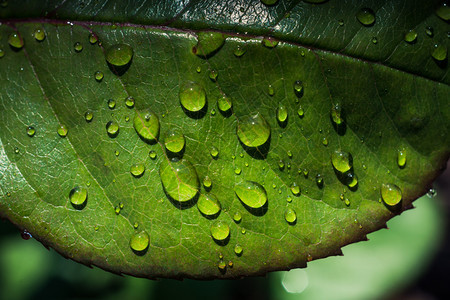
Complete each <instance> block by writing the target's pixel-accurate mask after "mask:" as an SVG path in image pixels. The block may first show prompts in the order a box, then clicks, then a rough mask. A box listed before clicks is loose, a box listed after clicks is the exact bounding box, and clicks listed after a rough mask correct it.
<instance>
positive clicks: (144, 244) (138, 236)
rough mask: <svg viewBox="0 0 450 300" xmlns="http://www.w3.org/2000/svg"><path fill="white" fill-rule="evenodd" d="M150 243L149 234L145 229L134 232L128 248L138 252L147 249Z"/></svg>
mask: <svg viewBox="0 0 450 300" xmlns="http://www.w3.org/2000/svg"><path fill="white" fill-rule="evenodd" d="M149 243H150V236H149V235H148V233H147V232H146V231H141V232H138V233H135V234H134V235H133V236H132V237H131V239H130V248H131V249H132V250H133V251H135V252H138V253H142V252H144V251H145V250H147V248H148V246H149Z"/></svg>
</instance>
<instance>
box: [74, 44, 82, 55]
mask: <svg viewBox="0 0 450 300" xmlns="http://www.w3.org/2000/svg"><path fill="white" fill-rule="evenodd" d="M73 49H74V50H75V52H78V53H80V52H81V51H83V45H82V44H81V43H80V42H76V43H75V44H73Z"/></svg>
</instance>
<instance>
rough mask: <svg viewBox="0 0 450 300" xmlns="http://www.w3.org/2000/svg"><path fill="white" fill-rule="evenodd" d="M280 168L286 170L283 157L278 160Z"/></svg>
mask: <svg viewBox="0 0 450 300" xmlns="http://www.w3.org/2000/svg"><path fill="white" fill-rule="evenodd" d="M278 168H279V169H280V170H281V171H283V170H284V161H283V160H282V159H280V160H279V161H278Z"/></svg>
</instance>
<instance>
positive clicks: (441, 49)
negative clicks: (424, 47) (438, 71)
mask: <svg viewBox="0 0 450 300" xmlns="http://www.w3.org/2000/svg"><path fill="white" fill-rule="evenodd" d="M431 56H432V57H433V58H434V59H435V60H437V61H444V60H446V59H447V47H446V46H443V45H434V49H433V52H431Z"/></svg>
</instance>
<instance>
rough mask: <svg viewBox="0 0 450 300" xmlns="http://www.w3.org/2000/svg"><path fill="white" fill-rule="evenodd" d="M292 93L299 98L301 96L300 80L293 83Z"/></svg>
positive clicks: (301, 84) (301, 85) (301, 83)
mask: <svg viewBox="0 0 450 300" xmlns="http://www.w3.org/2000/svg"><path fill="white" fill-rule="evenodd" d="M294 93H295V94H296V95H297V96H298V97H301V96H302V95H303V82H302V81H301V80H297V81H295V82H294Z"/></svg>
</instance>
